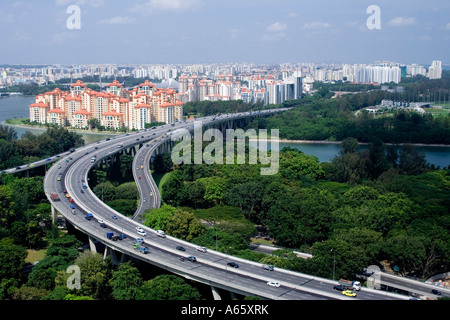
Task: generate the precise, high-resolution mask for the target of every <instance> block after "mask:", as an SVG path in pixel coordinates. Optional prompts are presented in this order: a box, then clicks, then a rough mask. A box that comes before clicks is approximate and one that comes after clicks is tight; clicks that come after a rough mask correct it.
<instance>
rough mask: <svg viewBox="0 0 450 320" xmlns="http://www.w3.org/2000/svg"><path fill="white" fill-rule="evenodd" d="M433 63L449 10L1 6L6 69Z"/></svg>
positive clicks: (168, 2) (167, 3)
mask: <svg viewBox="0 0 450 320" xmlns="http://www.w3.org/2000/svg"><path fill="white" fill-rule="evenodd" d="M372 5H375V6H377V8H378V11H369V12H368V8H369V6H372ZM73 6H75V8H76V9H78V10H79V11H76V12H75V11H73V10H72V9H71V8H74V7H73ZM68 9H70V10H68ZM368 20H370V21H369V22H370V23H368ZM78 22H80V24H77V23H78ZM376 23H379V24H376ZM369 26H372V27H371V28H369ZM373 26H376V28H375V29H374V28H373ZM433 60H441V61H442V62H443V64H450V1H448V0H427V1H423V0H370V1H366V0H342V1H340V0H309V1H304V0H127V1H125V0H0V64H109V63H110V64H197V63H199V64H201V63H244V62H246V63H252V62H253V63H261V64H281V63H337V64H343V63H349V64H357V63H363V64H364V63H374V62H377V61H392V62H398V63H405V64H411V63H418V64H423V65H429V64H431V62H432V61H433Z"/></svg>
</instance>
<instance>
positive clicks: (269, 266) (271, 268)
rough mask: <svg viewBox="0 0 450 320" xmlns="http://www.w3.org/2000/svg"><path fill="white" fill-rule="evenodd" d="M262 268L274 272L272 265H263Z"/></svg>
mask: <svg viewBox="0 0 450 320" xmlns="http://www.w3.org/2000/svg"><path fill="white" fill-rule="evenodd" d="M262 268H263V269H264V270H269V271H273V269H274V266H273V265H271V264H263V265H262Z"/></svg>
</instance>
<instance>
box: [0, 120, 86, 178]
mask: <svg viewBox="0 0 450 320" xmlns="http://www.w3.org/2000/svg"><path fill="white" fill-rule="evenodd" d="M83 144H84V140H83V139H82V137H81V136H80V135H78V134H76V133H74V132H70V131H68V130H67V129H64V128H57V127H49V128H47V131H46V132H44V133H42V134H38V135H35V134H33V133H31V132H29V131H27V132H25V133H24V134H23V135H22V137H21V139H17V133H16V131H15V130H14V129H13V128H12V127H9V126H3V125H0V170H3V169H9V168H14V167H16V166H19V165H22V164H26V163H30V162H34V161H37V160H41V159H45V158H46V157H50V156H53V155H56V154H59V153H62V152H64V151H68V150H69V149H70V148H72V147H79V146H82V145H83Z"/></svg>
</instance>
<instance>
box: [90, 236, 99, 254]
mask: <svg viewBox="0 0 450 320" xmlns="http://www.w3.org/2000/svg"><path fill="white" fill-rule="evenodd" d="M89 248H90V249H91V251H92V253H97V248H96V247H95V243H94V239H92V238H91V237H89Z"/></svg>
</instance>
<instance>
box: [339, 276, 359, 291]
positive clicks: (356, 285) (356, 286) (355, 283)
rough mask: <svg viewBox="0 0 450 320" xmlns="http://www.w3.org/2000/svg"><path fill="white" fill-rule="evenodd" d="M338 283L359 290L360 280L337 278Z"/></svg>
mask: <svg viewBox="0 0 450 320" xmlns="http://www.w3.org/2000/svg"><path fill="white" fill-rule="evenodd" d="M339 284H340V285H341V286H344V287H346V288H347V289H353V290H356V291H359V290H361V282H359V281H356V280H353V281H350V280H345V279H341V280H339Z"/></svg>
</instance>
